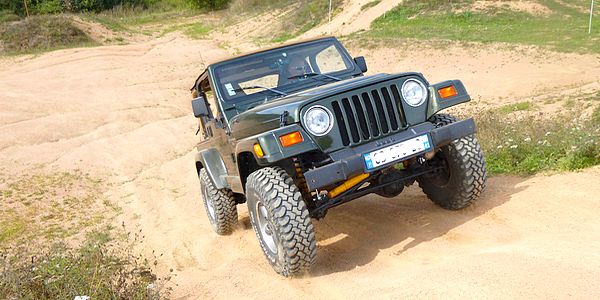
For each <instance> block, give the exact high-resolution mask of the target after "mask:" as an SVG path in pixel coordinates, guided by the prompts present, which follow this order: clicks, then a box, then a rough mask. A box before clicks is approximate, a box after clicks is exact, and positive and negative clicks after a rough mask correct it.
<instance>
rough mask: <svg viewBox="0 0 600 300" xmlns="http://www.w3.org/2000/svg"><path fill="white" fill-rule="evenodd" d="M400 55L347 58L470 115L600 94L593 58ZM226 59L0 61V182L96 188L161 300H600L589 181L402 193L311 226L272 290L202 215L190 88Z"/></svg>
mask: <svg viewBox="0 0 600 300" xmlns="http://www.w3.org/2000/svg"><path fill="white" fill-rule="evenodd" d="M382 3H383V2H382ZM417 46H418V45H416V46H410V47H417ZM410 47H398V48H387V49H362V48H360V47H356V46H353V47H352V49H351V50H352V52H353V54H355V55H361V54H362V55H365V56H366V57H367V59H368V61H369V63H370V66H371V73H375V72H380V71H386V72H393V71H402V70H419V71H421V72H423V73H424V74H425V75H426V76H428V78H430V79H431V80H432V81H437V80H443V79H448V78H461V79H464V81H465V83H466V84H467V87H468V88H469V90H470V92H471V93H472V94H473V95H476V97H477V99H478V100H477V101H481V102H486V101H487V102H491V103H493V104H495V105H500V104H502V103H505V102H510V101H517V100H519V99H521V100H523V99H525V100H527V99H529V97H532V95H537V94H540V93H541V91H542V92H545V93H552V92H553V91H557V90H561V89H565V88H568V89H575V90H578V89H581V88H589V89H593V88H594V87H596V88H597V85H598V82H599V81H600V68H599V64H600V63H599V61H598V59H597V57H595V56H582V55H574V54H556V53H547V52H539V51H537V50H535V49H532V50H529V51H512V50H509V49H506V48H502V47H499V48H498V47H493V46H490V47H487V46H486V47H479V48H476V49H473V48H470V47H463V48H461V47H460V46H455V48H454V49H452V55H449V54H448V51H446V50H444V49H439V48H436V47H429V48H427V47H425V48H424V49H423V48H419V50H420V51H412V50H411V49H414V48H410ZM407 53H411V54H412V55H410V56H409V55H407ZM227 55H228V53H226V52H225V51H224V50H222V49H221V48H219V47H217V42H214V41H209V40H200V41H190V40H188V39H185V38H181V37H179V36H177V35H169V36H166V37H163V38H160V39H157V40H155V41H146V42H139V43H136V44H131V45H123V46H105V47H97V48H85V49H69V50H61V51H55V52H51V53H47V54H43V55H40V56H38V57H34V58H31V57H27V58H14V57H13V58H4V59H1V60H0V91H2V96H1V97H0V107H1V110H0V137H1V138H0V168H2V170H3V172H4V173H8V174H10V173H13V172H14V173H21V172H27V171H28V170H33V169H39V168H42V169H48V170H55V171H56V170H71V169H74V168H79V169H81V170H85V171H86V172H89V173H91V174H93V175H95V176H103V177H104V178H106V179H107V180H108V181H109V182H110V183H111V184H112V185H111V189H110V191H109V192H108V194H107V196H108V197H110V199H113V200H115V201H118V202H119V203H120V204H121V206H122V207H123V209H124V213H123V215H121V216H120V217H119V218H118V219H115V220H114V222H115V223H116V224H121V222H125V224H126V226H127V227H128V228H130V229H141V230H142V232H143V233H144V234H145V237H146V238H145V241H144V243H143V244H142V245H141V246H140V251H142V252H144V253H147V254H149V253H151V252H152V251H153V250H155V251H156V253H162V254H163V256H162V257H160V259H159V264H158V268H159V272H160V275H163V276H164V275H166V274H168V273H169V271H168V270H169V269H173V274H174V277H173V279H172V280H171V284H172V285H173V287H174V292H173V295H172V296H173V297H174V298H179V299H195V298H219V299H231V298H234V297H235V298H259V297H261V298H265V299H275V298H277V299H280V298H282V297H284V298H289V299H299V298H306V297H307V296H313V297H317V298H334V299H337V298H373V297H376V298H404V297H420V298H465V297H466V298H506V299H512V298H571V297H572V298H590V299H598V298H600V289H599V288H598V278H600V218H598V215H599V214H600V168H598V167H596V168H591V169H587V170H584V171H581V172H577V173H565V174H555V175H538V176H534V177H526V178H522V177H506V176H498V177H493V178H491V179H490V180H489V183H488V189H487V191H486V193H485V194H484V196H483V198H482V199H481V201H480V202H478V203H477V204H476V205H474V206H473V207H470V208H467V209H465V210H463V211H459V212H449V211H445V210H442V209H440V208H438V207H436V206H434V205H433V204H432V203H431V202H429V201H428V200H427V199H426V197H425V196H424V195H423V194H422V193H421V192H420V191H419V190H418V188H414V187H413V188H409V189H408V190H407V191H406V192H405V193H404V194H402V195H401V196H400V197H398V198H397V199H384V198H381V197H378V196H367V197H364V198H363V199H361V200H357V201H355V202H352V203H349V204H347V205H345V206H341V207H339V208H336V209H334V210H332V211H331V212H330V213H329V214H328V216H327V217H326V218H325V219H324V220H321V221H314V224H315V227H316V232H317V238H318V259H317V263H316V265H315V266H314V268H313V270H312V272H311V273H310V274H309V276H307V277H305V278H299V279H284V278H281V277H279V276H278V275H276V274H275V273H274V272H273V271H272V270H271V268H270V266H269V265H268V263H267V262H266V260H265V259H264V258H263V254H262V252H261V251H260V249H259V246H258V242H257V241H256V237H255V234H254V232H253V231H252V229H251V228H250V222H249V219H248V213H247V210H246V208H245V206H240V207H239V213H240V223H239V226H238V229H237V230H236V231H235V232H234V233H233V234H232V235H231V236H227V237H219V236H217V235H216V234H214V233H213V232H212V230H211V228H210V225H209V223H208V220H207V218H206V214H205V212H204V209H203V207H202V205H201V198H200V192H199V186H198V181H197V177H196V174H195V169H194V165H193V156H194V146H195V144H196V142H197V141H198V137H196V136H194V133H195V129H196V120H195V119H194V118H193V116H192V114H191V107H190V99H189V92H188V88H189V86H190V85H191V84H192V82H193V80H194V79H195V78H196V76H197V75H198V74H199V73H200V72H201V71H202V68H203V64H204V63H205V62H206V61H209V60H214V59H218V58H220V57H224V56H227ZM498 94H501V95H502V96H499V95H498Z"/></svg>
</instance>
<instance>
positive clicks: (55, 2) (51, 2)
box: [33, 0, 63, 14]
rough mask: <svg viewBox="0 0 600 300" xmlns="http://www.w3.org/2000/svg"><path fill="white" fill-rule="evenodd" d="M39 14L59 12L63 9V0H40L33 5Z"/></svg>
mask: <svg viewBox="0 0 600 300" xmlns="http://www.w3.org/2000/svg"><path fill="white" fill-rule="evenodd" d="M33 11H34V12H36V13H38V14H58V13H61V12H62V11H63V6H62V0H48V1H40V2H38V4H37V5H35V6H34V7H33Z"/></svg>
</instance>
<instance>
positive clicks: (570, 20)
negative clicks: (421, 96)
mask: <svg viewBox="0 0 600 300" xmlns="http://www.w3.org/2000/svg"><path fill="white" fill-rule="evenodd" d="M469 2H471V1H458V2H450V1H443V0H429V1H416V0H410V1H405V2H404V3H403V4H401V5H400V6H398V7H396V8H394V9H393V10H392V11H390V12H388V13H387V14H386V15H385V17H380V18H379V19H377V20H376V21H375V22H373V24H372V30H370V31H369V32H368V33H366V36H367V37H370V38H375V39H398V38H414V39H424V40H427V39H448V40H453V41H464V42H484V43H487V42H506V43H516V44H523V45H536V46H544V47H549V48H551V49H555V50H558V51H565V52H591V53H600V18H595V19H594V24H593V26H594V28H595V30H593V32H592V34H591V35H588V30H587V29H588V28H587V26H588V16H587V15H586V14H585V13H583V12H579V11H578V10H575V9H572V8H569V7H567V6H564V5H561V4H560V3H559V2H557V1H552V0H544V1H540V3H542V4H544V5H546V6H547V7H548V8H549V9H550V10H552V13H551V14H549V15H542V16H539V15H531V14H529V13H526V12H517V11H511V10H507V9H503V8H497V9H492V10H490V11H486V12H472V11H468V10H464V8H465V7H468V4H469ZM456 8H462V9H463V10H462V12H458V11H460V10H456ZM453 9H454V12H453Z"/></svg>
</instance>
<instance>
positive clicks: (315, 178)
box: [304, 119, 475, 191]
mask: <svg viewBox="0 0 600 300" xmlns="http://www.w3.org/2000/svg"><path fill="white" fill-rule="evenodd" d="M473 133H475V122H474V121H473V119H467V120H464V121H460V122H456V123H452V124H449V125H446V126H443V127H440V128H435V126H434V124H431V123H428V122H427V123H422V124H419V125H416V126H413V127H410V128H408V129H407V130H405V131H402V132H399V133H396V134H394V135H391V136H386V137H384V138H381V139H379V140H376V141H373V142H370V143H367V144H363V145H360V146H357V147H354V148H346V149H342V150H340V151H336V152H333V153H331V154H330V156H331V158H332V159H333V161H334V162H333V163H330V164H328V165H325V166H322V167H319V168H315V169H312V170H309V171H307V172H305V173H304V177H305V178H306V182H307V184H308V188H309V190H311V191H312V190H316V189H319V188H322V187H324V186H329V185H332V184H334V183H336V182H339V181H342V180H346V179H348V178H351V177H353V176H356V175H359V174H362V173H372V172H376V171H378V170H381V169H383V168H387V167H389V166H390V165H392V164H394V163H397V162H398V161H396V162H391V163H389V164H386V165H383V166H380V167H378V168H375V169H370V170H367V166H366V165H365V161H364V159H363V154H364V153H368V152H371V151H375V150H378V149H381V148H384V147H387V146H389V145H393V144H396V143H399V142H402V141H406V140H409V139H411V138H414V137H417V136H420V135H423V134H428V135H429V138H430V140H431V142H432V144H433V145H432V146H433V149H434V150H435V149H437V148H439V147H442V146H445V145H447V144H449V143H450V142H451V141H453V140H456V139H459V138H462V137H465V136H468V135H471V134H473ZM427 151H431V150H427ZM427 151H424V152H427ZM424 152H419V153H415V154H413V155H410V156H407V157H404V158H403V159H402V160H407V159H410V158H413V157H416V156H419V155H423V153H424Z"/></svg>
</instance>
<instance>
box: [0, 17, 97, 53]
mask: <svg viewBox="0 0 600 300" xmlns="http://www.w3.org/2000/svg"><path fill="white" fill-rule="evenodd" d="M0 40H1V41H2V44H3V47H4V51H3V52H4V53H5V54H24V53H37V52H41V51H49V50H56V49H61V48H70V47H83V46H93V45H95V42H94V41H92V39H90V38H89V37H88V36H87V35H86V34H85V33H84V32H83V31H81V30H80V29H79V28H77V27H75V26H74V25H73V24H72V23H71V20H69V19H68V18H67V17H65V16H62V15H57V16H51V15H43V16H32V17H30V18H27V19H24V20H21V21H16V22H5V23H0Z"/></svg>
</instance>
